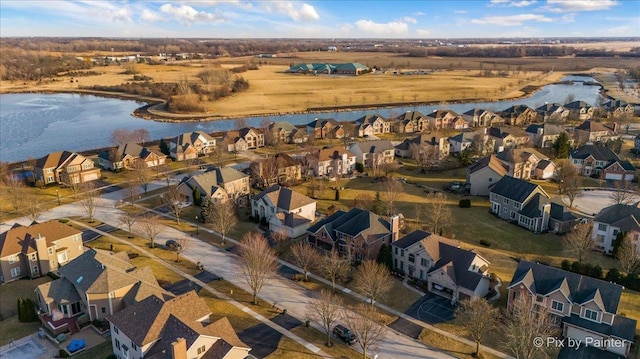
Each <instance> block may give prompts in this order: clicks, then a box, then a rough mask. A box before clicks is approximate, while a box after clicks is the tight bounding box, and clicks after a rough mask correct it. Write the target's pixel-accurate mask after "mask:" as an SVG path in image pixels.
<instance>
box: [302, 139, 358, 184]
mask: <svg viewBox="0 0 640 359" xmlns="http://www.w3.org/2000/svg"><path fill="white" fill-rule="evenodd" d="M311 169H313V173H314V175H316V176H328V177H335V176H336V175H338V174H339V175H341V176H344V175H347V174H350V173H352V172H353V171H354V170H355V169H356V156H355V155H354V154H353V153H351V152H350V151H348V150H346V149H345V148H344V147H340V146H336V147H331V148H324V149H321V150H320V151H318V153H317V155H315V156H312V159H311Z"/></svg>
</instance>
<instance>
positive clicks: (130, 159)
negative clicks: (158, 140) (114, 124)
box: [98, 143, 167, 171]
mask: <svg viewBox="0 0 640 359" xmlns="http://www.w3.org/2000/svg"><path fill="white" fill-rule="evenodd" d="M166 159H167V156H165V155H163V154H162V153H158V152H156V151H153V150H151V149H149V148H147V147H142V146H140V145H139V144H137V143H125V144H122V145H120V146H118V147H114V148H111V149H109V150H108V151H102V152H100V153H99V154H98V163H99V164H100V166H101V167H102V168H104V169H107V170H111V171H115V170H119V169H122V168H135V167H136V166H137V164H138V163H144V165H145V166H146V167H156V166H160V165H163V164H165V162H166Z"/></svg>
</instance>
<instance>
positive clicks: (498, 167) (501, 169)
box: [467, 155, 509, 196]
mask: <svg viewBox="0 0 640 359" xmlns="http://www.w3.org/2000/svg"><path fill="white" fill-rule="evenodd" d="M508 172H509V166H507V165H505V164H504V163H502V161H500V160H499V159H498V157H496V156H494V155H489V156H487V157H483V158H481V159H479V160H478V161H477V162H475V163H472V164H471V165H469V167H467V183H469V184H470V189H469V193H470V194H471V195H473V196H488V195H489V186H491V185H493V184H494V183H497V182H498V181H499V180H500V179H501V178H502V177H503V176H506V175H507V173H508Z"/></svg>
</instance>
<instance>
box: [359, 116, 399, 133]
mask: <svg viewBox="0 0 640 359" xmlns="http://www.w3.org/2000/svg"><path fill="white" fill-rule="evenodd" d="M391 127H392V126H391V121H390V120H387V119H386V118H384V117H382V116H380V115H378V114H375V115H365V116H363V117H360V118H359V119H357V120H356V128H357V129H358V136H359V137H364V135H365V134H367V135H369V136H371V135H381V134H384V133H390V132H391Z"/></svg>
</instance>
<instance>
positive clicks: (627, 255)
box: [616, 235, 640, 274]
mask: <svg viewBox="0 0 640 359" xmlns="http://www.w3.org/2000/svg"><path fill="white" fill-rule="evenodd" d="M616 252H617V253H616V254H617V256H616V258H617V259H618V262H620V268H621V269H622V270H623V271H625V272H626V273H627V274H631V273H635V272H636V271H637V270H638V269H640V256H639V255H638V248H636V244H635V243H633V241H632V240H631V239H630V238H629V237H627V236H626V235H625V236H622V242H621V243H620V247H619V248H618V250H617V251H616Z"/></svg>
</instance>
